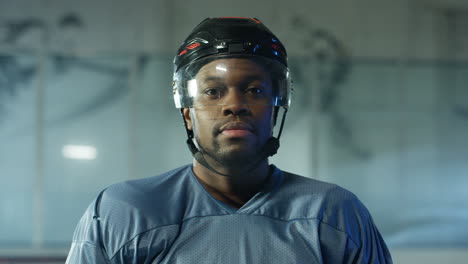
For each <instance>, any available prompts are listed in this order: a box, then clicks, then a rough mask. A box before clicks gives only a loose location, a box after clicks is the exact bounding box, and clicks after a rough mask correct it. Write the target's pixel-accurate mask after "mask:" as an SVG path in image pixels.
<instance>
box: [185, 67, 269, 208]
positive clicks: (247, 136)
mask: <svg viewBox="0 0 468 264" xmlns="http://www.w3.org/2000/svg"><path fill="white" fill-rule="evenodd" d="M196 80H197V89H198V92H199V93H200V95H199V98H200V100H204V103H203V104H204V105H206V104H207V103H206V102H208V100H212V101H216V103H213V104H216V105H217V106H210V107H205V106H194V107H193V108H185V109H183V115H184V118H185V121H186V123H187V128H188V129H189V130H192V131H193V132H194V136H195V139H196V144H197V145H198V148H199V149H201V150H202V152H203V154H204V157H205V159H206V161H207V162H208V164H210V166H211V167H212V168H213V169H214V170H216V171H218V172H220V173H222V174H226V175H229V176H224V175H220V174H218V173H216V172H213V171H211V170H209V169H208V168H206V167H204V166H203V165H201V164H200V163H199V162H198V161H197V160H195V159H194V161H193V171H194V174H195V176H196V177H197V178H198V180H199V181H200V183H201V184H202V185H203V186H204V187H205V189H206V190H207V191H208V192H209V193H210V194H211V195H212V196H213V197H215V198H216V199H218V200H220V201H221V202H223V203H225V204H227V205H229V206H231V207H234V208H240V207H242V206H243V205H244V204H245V203H246V202H248V201H249V200H250V199H251V198H252V197H253V196H254V195H255V194H256V193H257V192H259V191H260V190H261V188H262V187H263V185H264V184H265V181H266V180H267V178H268V176H269V174H270V172H269V170H270V168H269V164H268V159H267V158H264V159H262V160H259V152H260V151H261V149H262V147H263V146H264V144H265V143H266V141H267V140H268V139H269V138H270V137H271V135H272V128H273V121H272V114H273V106H272V105H271V93H272V91H271V89H272V88H271V81H270V77H269V74H268V71H267V70H265V69H264V68H263V67H262V66H261V65H259V64H257V63H255V62H253V61H251V60H249V59H241V58H229V59H219V60H216V61H214V62H211V63H208V64H206V65H205V66H203V67H202V68H201V69H200V71H199V72H198V74H197V75H196ZM209 102H211V101H209ZM251 167H254V169H252V170H250V171H248V172H247V173H246V172H245V171H246V168H251Z"/></svg>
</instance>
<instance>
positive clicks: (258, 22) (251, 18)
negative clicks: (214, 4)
mask: <svg viewBox="0 0 468 264" xmlns="http://www.w3.org/2000/svg"><path fill="white" fill-rule="evenodd" d="M219 18H241V19H250V20H253V21H254V22H255V23H257V24H260V23H262V22H260V21H259V20H258V19H255V18H253V17H219Z"/></svg>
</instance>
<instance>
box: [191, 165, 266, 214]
mask: <svg viewBox="0 0 468 264" xmlns="http://www.w3.org/2000/svg"><path fill="white" fill-rule="evenodd" d="M269 170H270V169H269V166H268V160H267V159H265V161H264V162H261V163H260V164H259V165H258V166H257V167H256V168H255V169H253V170H252V171H249V172H246V173H239V172H235V171H233V170H229V169H228V168H222V170H220V172H221V173H223V174H226V175H229V176H223V175H220V174H218V173H216V172H214V171H211V170H209V169H208V168H206V167H204V166H203V165H201V164H200V163H198V161H196V160H194V161H193V172H194V173H195V176H196V177H197V178H198V180H199V181H200V183H201V184H202V185H203V186H204V187H205V189H206V190H207V191H208V192H209V193H210V194H211V195H212V196H213V197H215V198H216V199H218V200H220V201H222V202H224V203H226V204H227V205H229V206H231V207H235V208H240V207H242V206H243V205H244V204H245V203H246V202H247V201H249V200H250V198H252V197H253V196H254V195H255V194H256V193H257V192H258V191H260V190H261V189H262V187H263V186H264V184H265V182H266V180H267V178H268V176H269Z"/></svg>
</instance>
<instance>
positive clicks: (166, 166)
mask: <svg viewBox="0 0 468 264" xmlns="http://www.w3.org/2000/svg"><path fill="white" fill-rule="evenodd" d="M217 16H249V17H256V18H258V19H260V20H262V21H263V22H264V23H265V24H266V25H267V26H268V27H269V28H270V29H271V30H272V31H273V32H274V33H275V34H276V35H277V36H278V37H279V39H281V40H282V42H283V43H284V44H285V46H286V48H287V49H288V52H289V55H290V68H291V72H292V77H293V79H294V84H295V94H294V97H293V104H292V107H291V109H290V112H289V114H288V118H287V120H286V125H285V130H284V133H283V137H282V143H281V148H280V151H279V154H277V155H276V156H275V157H274V158H273V159H272V160H271V161H272V163H274V164H276V165H277V166H279V167H280V168H282V169H283V170H286V171H291V172H295V173H297V174H301V175H304V176H307V177H310V178H314V179H319V180H323V181H328V182H333V183H337V184H339V185H341V186H343V187H345V188H347V189H349V190H351V191H352V192H354V193H356V194H357V195H358V197H359V198H360V199H361V200H362V201H363V202H364V204H365V205H366V206H367V207H368V208H369V210H370V211H371V213H372V215H373V217H374V221H375V222H376V224H377V226H378V227H379V229H380V231H381V233H382V235H383V237H384V239H385V240H386V242H387V244H388V246H389V247H390V249H391V252H392V255H393V258H394V261H395V263H464V262H465V261H466V259H468V191H467V189H468V2H467V1H465V0H451V1H447V0H393V1H383V0H353V1H349V0H327V1H324V0H320V1H319V0H307V1H306V0H289V1H271V0H270V1H247V0H237V1H226V2H222V1H214V0H201V1H193V2H189V1H181V0H172V1H171V0H138V1H125V0H102V1H89V0H88V1H69V0H35V1H27V0H11V1H8V0H2V1H0V263H2V264H6V263H63V262H64V260H65V257H66V254H67V252H68V248H69V246H70V243H71V238H72V235H73V231H74V228H75V226H76V224H77V222H78V220H79V218H80V217H81V215H82V214H83V212H84V210H85V209H86V207H87V206H88V204H89V203H90V202H91V201H92V200H93V199H94V198H95V197H96V195H97V194H98V192H99V191H100V190H102V189H103V188H105V187H106V186H108V185H110V184H113V183H116V182H120V181H124V180H128V179H135V178H142V177H148V176H153V175H157V174H160V173H162V172H165V171H167V170H170V169H173V168H175V167H178V166H181V165H184V164H187V163H190V162H191V156H190V154H189V151H188V150H187V148H186V146H185V143H184V141H185V131H184V129H183V124H182V119H181V117H180V114H179V112H178V111H177V110H176V109H175V108H174V105H173V101H172V93H171V82H172V58H173V55H174V54H175V52H176V49H177V47H178V45H179V44H180V43H181V42H182V40H183V39H184V38H185V37H186V36H187V34H188V33H189V32H190V31H191V30H192V28H193V27H194V26H195V25H196V24H198V23H199V22H201V21H202V20H203V19H204V18H206V17H217Z"/></svg>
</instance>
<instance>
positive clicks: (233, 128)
mask: <svg viewBox="0 0 468 264" xmlns="http://www.w3.org/2000/svg"><path fill="white" fill-rule="evenodd" d="M220 130H221V134H223V135H226V136H230V137H246V136H249V135H251V134H253V128H252V126H250V125H249V124H247V123H241V122H233V123H228V124H226V125H224V126H222V127H221V129H220Z"/></svg>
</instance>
